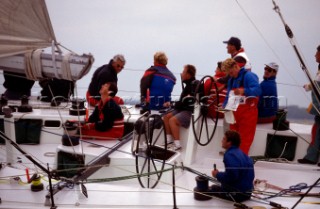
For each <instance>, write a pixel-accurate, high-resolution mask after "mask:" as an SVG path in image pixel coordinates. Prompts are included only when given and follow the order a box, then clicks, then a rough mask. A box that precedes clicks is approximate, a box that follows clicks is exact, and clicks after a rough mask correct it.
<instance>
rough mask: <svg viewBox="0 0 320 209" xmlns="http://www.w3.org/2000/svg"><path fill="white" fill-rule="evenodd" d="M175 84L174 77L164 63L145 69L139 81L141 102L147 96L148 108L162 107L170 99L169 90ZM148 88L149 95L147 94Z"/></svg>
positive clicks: (170, 90) (156, 108) (157, 108)
mask: <svg viewBox="0 0 320 209" xmlns="http://www.w3.org/2000/svg"><path fill="white" fill-rule="evenodd" d="M175 84H176V77H175V76H174V75H173V74H172V72H171V71H170V70H169V69H168V68H167V67H166V66H164V65H156V66H152V67H150V68H149V69H148V70H146V71H145V73H144V75H143V77H142V78H141V81H140V93H141V102H145V100H146V98H147V97H148V96H149V99H150V101H149V108H150V110H159V109H162V108H163V104H164V103H165V102H169V101H171V92H172V90H173V86H174V85H175ZM148 89H149V95H147V92H148Z"/></svg>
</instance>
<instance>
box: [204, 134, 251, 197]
mask: <svg viewBox="0 0 320 209" xmlns="http://www.w3.org/2000/svg"><path fill="white" fill-rule="evenodd" d="M221 143H222V148H224V149H226V152H225V154H224V157H223V163H224V166H225V171H224V172H220V171H219V170H218V169H214V170H212V172H211V174H212V176H213V177H215V178H217V180H218V181H219V182H220V183H221V186H218V185H212V186H211V187H210V189H209V192H210V193H211V194H212V195H214V196H217V197H220V198H223V199H227V200H232V201H236V202H242V201H245V200H249V199H250V197H251V192H252V190H253V180H254V168H253V161H252V159H251V158H249V157H248V155H246V154H245V153H243V152H242V151H241V150H240V149H239V145H240V143H241V140H240V135H239V133H238V132H236V131H233V130H229V131H226V132H225V134H224V137H223V139H222V141H221Z"/></svg>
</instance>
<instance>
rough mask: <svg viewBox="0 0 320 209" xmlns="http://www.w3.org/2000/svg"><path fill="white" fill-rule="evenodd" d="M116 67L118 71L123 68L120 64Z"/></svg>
mask: <svg viewBox="0 0 320 209" xmlns="http://www.w3.org/2000/svg"><path fill="white" fill-rule="evenodd" d="M116 66H117V68H120V69H122V68H123V67H124V66H123V65H120V64H117V65H116Z"/></svg>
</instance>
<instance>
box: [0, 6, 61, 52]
mask: <svg viewBox="0 0 320 209" xmlns="http://www.w3.org/2000/svg"><path fill="white" fill-rule="evenodd" d="M53 40H55V35H54V32H53V29H52V26H51V22H50V18H49V15H48V11H47V8H46V4H45V2H44V1H43V0H28V1H23V0H22V1H21V0H15V1H12V0H1V4H0V57H6V56H11V55H15V54H22V53H25V52H27V51H30V50H34V49H39V48H46V47H48V46H51V44H52V41H53Z"/></svg>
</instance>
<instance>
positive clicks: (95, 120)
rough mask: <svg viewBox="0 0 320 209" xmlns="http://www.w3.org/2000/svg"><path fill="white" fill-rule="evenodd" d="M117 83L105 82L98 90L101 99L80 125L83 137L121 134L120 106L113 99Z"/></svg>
mask: <svg viewBox="0 0 320 209" xmlns="http://www.w3.org/2000/svg"><path fill="white" fill-rule="evenodd" d="M117 92H118V88H117V84H116V83H114V82H107V83H105V84H103V85H102V86H101V89H100V91H99V93H100V95H101V100H100V101H99V103H98V105H97V106H96V107H95V109H94V111H93V113H92V114H91V115H90V117H89V119H88V123H86V124H84V125H83V126H82V127H81V131H82V135H83V136H84V138H96V139H104V140H108V139H116V138H120V137H122V136H123V132H124V121H123V117H124V116H123V114H122V111H121V108H120V106H119V105H118V104H117V102H116V101H114V96H115V95H116V94H117Z"/></svg>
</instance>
